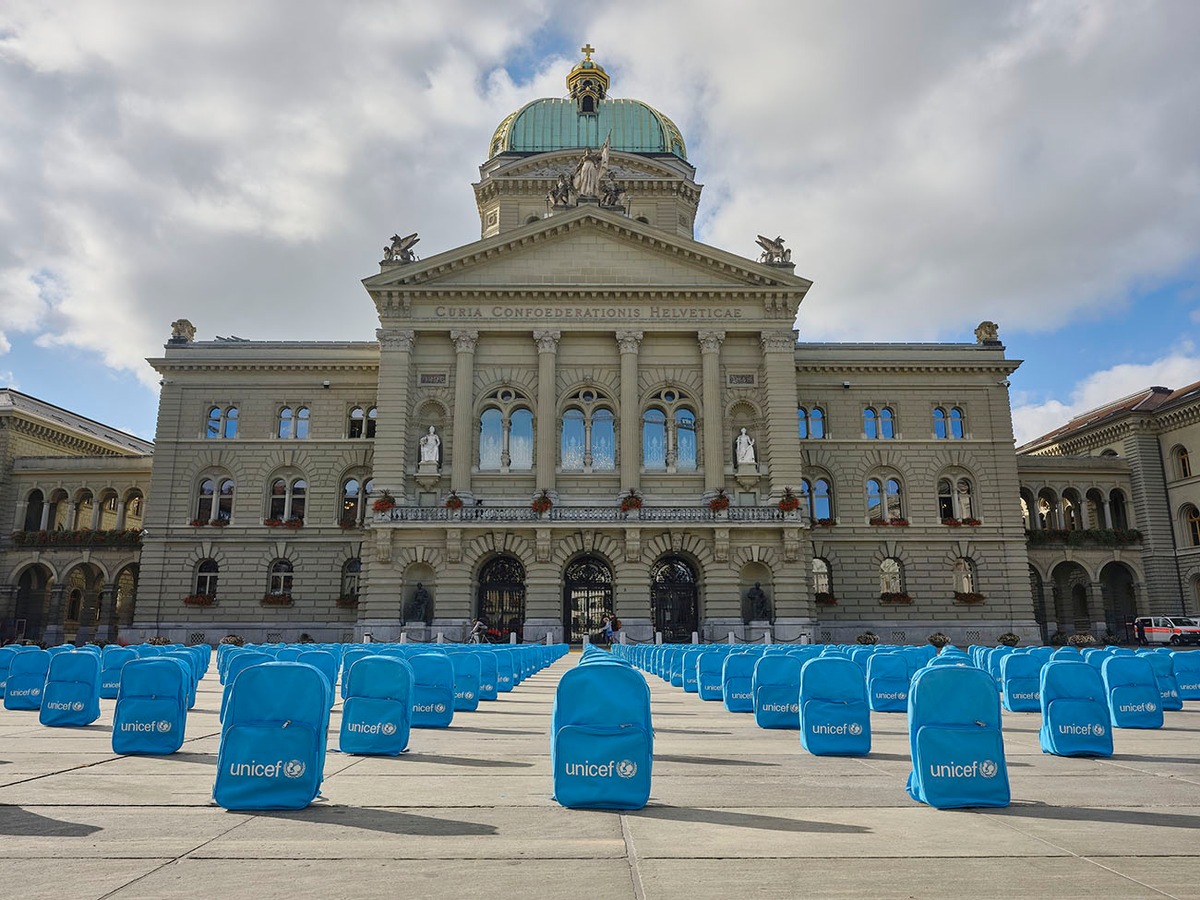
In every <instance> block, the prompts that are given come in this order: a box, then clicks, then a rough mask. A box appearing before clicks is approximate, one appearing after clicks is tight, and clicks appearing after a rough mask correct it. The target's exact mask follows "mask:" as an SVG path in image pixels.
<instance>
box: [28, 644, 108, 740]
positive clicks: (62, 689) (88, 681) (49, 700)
mask: <svg viewBox="0 0 1200 900" xmlns="http://www.w3.org/2000/svg"><path fill="white" fill-rule="evenodd" d="M98 718H100V656H99V655H98V654H96V653H88V652H85V651H78V652H76V653H60V654H59V655H58V656H55V657H54V658H53V659H51V660H50V668H49V670H48V672H47V673H46V684H45V686H44V687H43V689H42V707H41V711H40V712H39V713H38V721H39V722H41V723H42V724H43V725H49V726H52V727H67V728H70V727H76V728H79V727H82V726H84V725H91V724H92V723H93V722H95V721H96V720H97V719H98Z"/></svg>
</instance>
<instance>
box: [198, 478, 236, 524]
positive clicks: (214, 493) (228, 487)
mask: <svg viewBox="0 0 1200 900" xmlns="http://www.w3.org/2000/svg"><path fill="white" fill-rule="evenodd" d="M232 518H233V479H232V478H220V477H218V476H210V477H208V478H204V479H202V480H201V482H200V490H199V496H198V497H197V499H196V522H197V523H200V524H204V523H207V522H229V520H230V519H232Z"/></svg>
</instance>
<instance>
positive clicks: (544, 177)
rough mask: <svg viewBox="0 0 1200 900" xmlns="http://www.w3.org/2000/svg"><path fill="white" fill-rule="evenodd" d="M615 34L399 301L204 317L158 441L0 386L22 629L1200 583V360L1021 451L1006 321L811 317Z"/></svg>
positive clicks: (982, 622) (1068, 595) (878, 617)
mask: <svg viewBox="0 0 1200 900" xmlns="http://www.w3.org/2000/svg"><path fill="white" fill-rule="evenodd" d="M592 52H593V51H592V50H591V48H590V47H585V48H584V58H583V59H582V60H581V61H580V62H579V63H577V64H576V65H575V66H574V68H572V69H571V71H570V73H569V75H568V76H567V94H566V96H564V97H561V98H549V99H540V100H534V101H532V102H530V103H528V104H526V105H525V106H523V107H522V108H520V109H519V110H517V111H516V112H514V113H512V114H511V115H509V116H508V117H506V118H505V119H504V120H503V121H502V122H501V123H500V124H499V126H498V127H497V128H496V130H495V133H494V135H493V137H492V140H491V142H490V144H489V146H488V147H487V148H486V150H485V153H484V155H485V156H486V161H485V162H484V163H483V165H482V166H481V167H480V174H479V180H478V182H476V183H475V184H474V185H473V188H474V192H475V199H476V203H477V206H478V210H479V217H480V239H479V240H477V241H475V242H473V243H469V244H466V245H465V246H461V247H456V248H453V249H450V250H445V251H442V252H438V253H436V254H434V255H431V256H429V257H427V258H424V259H420V258H418V256H417V253H416V250H415V249H414V248H415V246H416V244H417V243H418V241H419V238H418V236H417V235H416V234H409V235H401V234H399V233H398V234H396V235H395V236H394V237H393V238H392V239H391V241H390V243H389V244H388V245H387V247H386V248H385V249H384V252H383V259H382V261H381V262H380V271H379V272H378V273H377V274H371V275H369V276H368V277H367V278H365V279H363V280H362V285H363V287H364V288H365V292H366V295H365V296H363V297H362V302H364V303H366V302H371V303H373V304H374V305H375V309H376V311H377V314H378V319H379V327H378V329H377V331H376V333H375V334H374V335H364V336H363V337H364V340H362V341H357V342H322V341H312V342H308V341H304V342H280V341H256V340H242V339H239V338H219V337H218V338H214V339H212V340H198V339H197V337H196V334H197V332H196V328H195V327H194V326H193V325H192V324H191V322H190V321H188V320H187V319H180V320H177V321H176V322H175V323H173V325H172V330H171V337H170V339H169V340H168V341H167V343H166V345H165V347H164V350H163V352H162V354H161V355H160V356H157V357H155V358H153V359H151V360H150V362H151V364H152V365H153V366H154V367H155V369H156V370H157V371H158V372H159V373H160V375H161V378H162V392H161V399H160V405H159V412H158V424H157V431H156V436H155V440H154V443H153V445H151V444H149V443H147V442H144V441H140V440H138V439H136V438H133V437H131V436H129V435H126V434H122V433H120V432H116V431H114V430H112V429H109V428H106V427H104V426H103V425H100V424H99V423H96V422H93V421H90V420H88V419H86V418H84V417H82V416H79V415H77V414H74V413H71V412H69V411H67V410H64V409H60V408H58V407H54V406H51V405H49V404H46V403H43V402H41V401H39V400H37V399H36V398H33V397H29V396H27V395H24V394H21V393H20V392H17V391H14V390H5V391H0V510H8V511H9V512H8V513H3V514H6V515H9V516H11V534H8V533H7V531H6V536H5V537H4V539H3V541H2V542H0V628H2V629H3V630H2V632H0V638H3V639H4V640H11V639H15V638H25V639H33V640H44V641H47V642H57V641H61V640H64V639H65V640H87V639H99V640H123V641H124V640H128V641H136V640H141V639H145V638H149V637H152V636H156V635H163V636H167V637H170V638H171V639H172V640H177V641H183V642H188V643H201V642H210V643H215V642H216V641H218V640H219V639H220V638H221V637H222V636H224V635H226V634H231V633H232V634H238V635H241V636H242V637H244V638H245V639H247V640H253V641H277V640H286V641H293V640H299V639H301V638H302V637H304V636H308V637H311V638H313V639H315V640H332V641H339V640H342V641H350V640H366V639H370V640H376V641H394V640H399V639H401V637H402V636H405V639H407V640H416V641H428V640H435V639H437V636H438V635H442V636H443V637H444V638H445V639H446V640H461V639H462V638H463V637H464V636H465V634H466V633H467V631H468V630H469V628H470V626H471V623H472V622H473V620H474V619H475V618H480V619H482V620H483V622H484V623H485V625H486V626H487V627H488V630H489V633H490V635H491V637H492V639H494V640H510V639H517V640H524V641H543V640H547V639H549V640H552V641H571V642H580V641H582V640H583V639H585V638H587V637H594V636H595V635H597V633H598V632H599V631H600V630H601V627H602V618H603V616H605V615H616V616H617V617H618V618H619V619H620V621H621V625H622V629H621V630H622V632H623V633H624V636H625V639H627V640H636V641H647V640H654V639H656V637H657V636H659V635H661V638H662V639H663V640H665V641H685V642H686V641H691V640H692V639H693V638H694V637H695V638H697V639H699V640H706V641H715V640H733V641H762V640H774V641H814V642H832V641H853V640H854V639H855V637H856V636H857V635H859V634H861V633H862V632H864V631H873V632H875V633H876V634H877V635H879V637H880V639H881V640H883V641H885V642H896V643H923V642H924V641H925V638H926V636H927V635H928V634H929V633H931V632H933V631H942V632H945V633H946V634H948V635H949V636H950V637H951V638H952V639H954V640H955V641H956V642H959V643H964V644H965V643H972V642H983V643H990V642H994V641H995V640H996V639H997V637H998V636H999V635H1001V634H1002V633H1005V632H1015V633H1017V634H1018V635H1020V636H1021V637H1022V639H1023V640H1024V641H1026V642H1039V641H1042V640H1047V639H1050V638H1051V637H1052V636H1053V635H1055V634H1056V633H1059V634H1067V633H1073V632H1075V631H1089V632H1092V633H1094V634H1096V636H1097V637H1103V636H1104V635H1105V633H1106V632H1109V631H1112V632H1114V633H1118V636H1123V634H1119V632H1121V631H1122V630H1123V629H1124V626H1125V622H1126V621H1127V620H1128V619H1129V618H1131V617H1132V615H1133V614H1134V613H1135V612H1136V613H1140V614H1144V613H1147V612H1164V613H1178V612H1180V611H1182V610H1183V608H1184V607H1188V606H1190V607H1196V606H1197V605H1200V604H1197V590H1198V585H1200V514H1198V513H1197V507H1198V506H1200V480H1198V479H1196V478H1193V477H1192V475H1191V469H1190V467H1189V464H1188V456H1187V449H1186V448H1187V446H1188V445H1195V444H1197V443H1200V426H1198V425H1197V422H1198V421H1200V390H1198V386H1196V385H1193V386H1192V388H1191V389H1187V390H1184V391H1177V392H1165V393H1164V391H1165V389H1160V388H1151V389H1150V390H1149V391H1148V392H1147V395H1146V397H1144V398H1142V399H1141V400H1139V401H1138V402H1136V403H1134V402H1132V401H1122V402H1121V403H1117V404H1114V405H1113V407H1112V408H1109V409H1106V410H1103V411H1098V412H1097V413H1096V414H1095V415H1094V416H1093V417H1091V418H1089V419H1087V420H1086V421H1076V422H1073V423H1071V424H1070V425H1068V426H1067V427H1066V428H1064V429H1062V430H1061V432H1056V433H1054V434H1051V435H1047V436H1046V437H1045V438H1042V439H1040V440H1039V441H1036V442H1034V443H1033V444H1031V445H1028V446H1027V447H1025V448H1021V449H1020V450H1019V451H1018V450H1015V449H1014V447H1013V428H1012V416H1011V409H1010V404H1009V394H1008V383H1009V382H1008V379H1009V376H1010V375H1011V374H1012V373H1013V372H1014V371H1015V370H1016V369H1017V367H1018V365H1019V362H1018V361H1016V360H1011V359H1008V358H1007V357H1006V355H1005V349H1004V346H1003V344H1002V343H1001V341H1000V339H999V333H998V328H997V326H996V325H995V324H994V323H991V322H984V323H982V324H981V325H980V327H979V328H978V329H977V330H976V332H975V340H974V341H972V342H968V343H939V344H911V343H908V344H902V343H896V344H853V343H812V342H803V341H798V339H797V338H798V332H797V327H799V328H800V329H803V324H804V308H803V301H804V298H805V295H806V293H807V291H808V290H809V288H810V286H811V282H809V281H808V280H807V279H805V278H803V277H802V276H801V275H798V274H797V273H796V271H795V267H794V265H793V263H792V261H791V251H790V249H788V248H787V247H786V246H785V241H784V240H783V239H782V238H779V237H771V236H769V235H759V236H758V244H759V246H760V247H761V248H762V255H761V256H760V257H759V258H757V259H748V258H744V257H741V256H738V255H736V254H732V253H729V252H727V251H725V250H721V249H718V248H715V247H711V246H707V245H705V244H702V243H699V242H697V241H696V240H695V237H694V230H693V229H694V223H695V220H696V214H697V210H698V207H699V203H700V195H701V192H702V186H701V185H700V184H699V183H697V181H696V170H695V169H694V168H693V166H692V165H691V163H690V162H689V161H688V156H687V148H686V144H685V141H684V137H683V135H682V134H681V133H680V131H679V129H678V128H677V127H676V126H675V125H674V123H673V122H672V121H671V120H670V119H669V118H668V117H667V116H666V115H664V114H663V113H661V112H659V111H658V110H656V109H654V108H653V107H651V106H649V105H648V104H646V103H642V102H640V101H637V100H628V99H617V98H614V97H611V96H609V86H610V85H609V76H608V74H607V73H606V72H605V70H604V69H603V68H602V67H601V66H600V64H599V63H597V62H595V61H593V60H592V58H591V54H592ZM481 149H482V148H481ZM777 226H778V228H779V229H780V230H786V223H769V222H768V223H763V228H764V230H765V229H770V230H771V231H775V230H776V227H777ZM748 237H751V236H748ZM205 324H209V325H210V326H216V327H217V328H220V323H205Z"/></svg>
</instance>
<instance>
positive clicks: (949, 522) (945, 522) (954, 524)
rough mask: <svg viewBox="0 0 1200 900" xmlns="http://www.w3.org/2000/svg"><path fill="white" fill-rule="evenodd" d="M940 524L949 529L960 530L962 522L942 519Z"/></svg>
mask: <svg viewBox="0 0 1200 900" xmlns="http://www.w3.org/2000/svg"><path fill="white" fill-rule="evenodd" d="M942 524H943V525H947V526H949V527H950V528H961V527H962V522H960V521H959V520H958V519H942Z"/></svg>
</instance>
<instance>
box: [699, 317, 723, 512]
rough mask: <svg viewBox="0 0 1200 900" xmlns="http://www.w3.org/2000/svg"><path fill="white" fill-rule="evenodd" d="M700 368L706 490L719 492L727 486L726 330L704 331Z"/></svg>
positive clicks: (710, 492) (700, 337)
mask: <svg viewBox="0 0 1200 900" xmlns="http://www.w3.org/2000/svg"><path fill="white" fill-rule="evenodd" d="M696 336H697V337H698V338H699V340H700V369H701V378H702V382H701V383H702V385H703V391H704V396H703V398H702V399H701V403H702V406H703V409H704V492H705V493H706V494H715V493H716V492H717V491H719V490H720V489H721V488H723V487H725V449H724V446H723V445H724V443H725V427H724V420H725V417H724V416H723V415H722V411H721V344H722V343H724V341H725V332H723V331H701V332H699V333H698V334H697V335H696Z"/></svg>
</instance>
